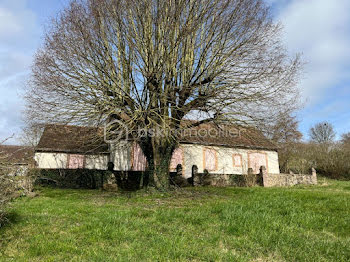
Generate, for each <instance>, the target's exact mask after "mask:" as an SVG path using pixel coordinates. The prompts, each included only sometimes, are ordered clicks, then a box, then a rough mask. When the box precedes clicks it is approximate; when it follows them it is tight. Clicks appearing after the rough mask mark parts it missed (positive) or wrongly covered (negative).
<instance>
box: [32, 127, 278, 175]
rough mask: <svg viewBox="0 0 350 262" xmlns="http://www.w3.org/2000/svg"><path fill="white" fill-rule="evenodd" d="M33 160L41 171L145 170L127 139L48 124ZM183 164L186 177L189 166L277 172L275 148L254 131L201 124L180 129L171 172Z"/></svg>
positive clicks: (213, 171) (138, 150) (143, 160)
mask: <svg viewBox="0 0 350 262" xmlns="http://www.w3.org/2000/svg"><path fill="white" fill-rule="evenodd" d="M35 161H36V165H37V167H38V168H41V169H97V170H107V168H108V163H109V162H112V163H113V164H114V170H116V171H144V170H145V168H146V158H145V156H144V155H143V152H142V150H141V148H140V147H139V145H138V144H137V143H135V142H133V141H132V140H131V139H130V140H128V141H126V142H124V143H118V144H116V143H112V144H108V143H106V142H105V141H104V139H103V129H100V128H95V127H81V126H63V125H47V126H46V127H45V129H44V132H43V134H42V137H41V139H40V142H39V144H38V146H37V147H36V149H35ZM179 164H180V165H181V166H182V175H183V176H184V177H185V178H189V177H191V173H192V167H193V166H196V167H197V168H198V172H204V170H208V171H209V172H210V173H211V174H220V175H221V174H222V175H224V174H237V175H239V174H247V172H248V168H252V169H253V172H254V173H259V168H260V166H265V167H266V169H267V172H268V173H272V174H279V164H278V153H277V146H276V145H275V144H274V143H272V142H271V141H269V140H268V139H266V138H265V137H264V136H263V135H262V133H260V132H259V131H257V130H255V129H253V128H239V129H238V128H232V126H231V127H230V128H229V129H228V128H227V127H225V126H224V127H220V126H215V125H213V124H202V125H200V126H198V127H195V128H190V129H189V130H186V131H184V132H183V133H182V134H181V136H180V138H179V146H178V148H177V149H176V150H175V151H174V153H173V157H172V160H171V165H170V171H175V169H176V167H177V166H178V165H179Z"/></svg>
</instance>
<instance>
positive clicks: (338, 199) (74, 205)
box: [0, 181, 350, 261]
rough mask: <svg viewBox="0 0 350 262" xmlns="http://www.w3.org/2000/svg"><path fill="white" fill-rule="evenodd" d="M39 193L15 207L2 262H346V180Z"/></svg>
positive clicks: (349, 220)
mask: <svg viewBox="0 0 350 262" xmlns="http://www.w3.org/2000/svg"><path fill="white" fill-rule="evenodd" d="M38 194H39V195H38V196H37V197H35V198H32V199H30V198H21V199H18V200H16V201H14V202H13V203H12V206H11V209H10V218H11V220H12V222H11V223H10V224H8V225H7V226H5V227H4V228H2V229H0V236H1V238H0V261H350V182H339V181H327V184H326V185H319V186H314V187H307V186H300V187H294V188H269V189H267V188H258V187H257V188H189V189H185V190H183V191H181V192H177V193H173V194H161V193H153V194H147V193H145V192H138V193H119V194H116V193H107V192H100V191H92V190H61V189H48V188H39V189H38Z"/></svg>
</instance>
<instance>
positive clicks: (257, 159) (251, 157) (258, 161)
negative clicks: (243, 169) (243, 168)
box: [248, 152, 267, 174]
mask: <svg viewBox="0 0 350 262" xmlns="http://www.w3.org/2000/svg"><path fill="white" fill-rule="evenodd" d="M261 166H265V167H267V159H266V154H263V153H257V152H256V153H248V168H252V169H253V173H254V174H258V173H259V171H260V167H261Z"/></svg>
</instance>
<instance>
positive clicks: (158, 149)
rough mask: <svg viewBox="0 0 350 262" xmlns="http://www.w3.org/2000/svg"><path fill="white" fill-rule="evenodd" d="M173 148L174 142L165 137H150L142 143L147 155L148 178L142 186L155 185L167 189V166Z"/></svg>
mask: <svg viewBox="0 0 350 262" xmlns="http://www.w3.org/2000/svg"><path fill="white" fill-rule="evenodd" d="M174 149H175V146H174V143H173V142H171V141H169V140H168V139H166V138H156V137H154V138H151V139H149V141H148V143H146V144H144V150H145V151H144V153H145V155H146V157H147V162H148V169H147V172H146V173H147V174H148V176H149V177H148V178H146V179H145V181H147V182H146V184H144V186H148V185H150V186H155V187H156V188H157V189H159V190H168V189H169V185H170V183H169V176H170V173H169V167H170V161H171V157H172V154H173V151H174Z"/></svg>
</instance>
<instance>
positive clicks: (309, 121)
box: [0, 0, 350, 143]
mask: <svg viewBox="0 0 350 262" xmlns="http://www.w3.org/2000/svg"><path fill="white" fill-rule="evenodd" d="M266 1H267V2H268V3H269V4H271V5H272V7H273V12H274V16H275V19H276V21H280V22H281V23H282V24H283V26H284V35H283V41H284V42H285V45H286V47H287V48H288V50H289V51H290V52H291V54H293V53H296V52H302V53H303V58H304V61H305V62H306V63H307V64H306V66H305V73H304V75H303V78H302V80H301V81H300V84H299V88H300V89H301V94H302V99H303V101H304V104H305V106H304V109H303V110H301V111H300V112H298V118H299V120H300V130H301V131H302V132H303V133H304V135H305V137H306V138H307V133H308V130H309V128H310V127H311V126H312V125H313V124H315V123H317V122H320V121H325V120H326V121H329V122H330V123H332V124H333V125H334V126H335V129H336V132H337V134H338V136H339V135H341V134H342V133H344V132H350V1H349V0H266ZM67 2H68V0H0V141H1V140H2V139H5V138H6V137H9V136H11V135H12V134H15V137H14V138H13V139H11V140H10V141H9V143H16V142H17V138H16V136H18V135H19V134H20V130H21V126H23V121H22V117H21V111H22V110H23V108H24V101H23V99H22V93H23V88H24V86H25V82H26V79H27V77H28V75H29V72H30V65H31V63H32V59H33V55H34V54H35V51H36V49H37V48H38V47H39V46H40V45H41V44H42V41H43V39H42V37H43V32H44V29H45V27H44V25H45V23H47V22H48V21H49V20H50V18H51V17H52V16H54V15H55V14H56V13H57V12H58V11H59V10H61V9H62V8H63V7H64V6H65V4H66V3H67Z"/></svg>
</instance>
